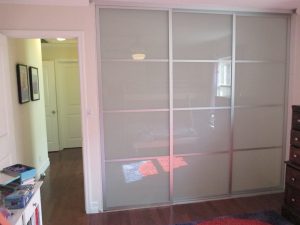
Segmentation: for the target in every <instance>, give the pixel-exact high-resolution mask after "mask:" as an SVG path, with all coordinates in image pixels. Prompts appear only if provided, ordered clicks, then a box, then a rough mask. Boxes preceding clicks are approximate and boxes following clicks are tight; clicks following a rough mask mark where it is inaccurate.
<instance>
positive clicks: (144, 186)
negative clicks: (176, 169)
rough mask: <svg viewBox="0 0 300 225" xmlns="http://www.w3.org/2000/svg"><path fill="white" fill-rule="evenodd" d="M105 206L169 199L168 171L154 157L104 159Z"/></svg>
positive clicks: (143, 203)
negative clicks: (110, 160) (143, 158)
mask: <svg viewBox="0 0 300 225" xmlns="http://www.w3.org/2000/svg"><path fill="white" fill-rule="evenodd" d="M105 177H106V193H105V194H106V202H105V206H106V208H112V207H118V206H123V207H124V206H132V205H135V206H138V205H145V204H153V203H166V202H168V201H169V190H170V185H169V180H170V174H169V173H168V172H165V171H164V170H163V168H162V167H161V166H160V164H159V162H158V160H157V158H153V159H145V160H134V161H132V160H130V161H123V162H105Z"/></svg>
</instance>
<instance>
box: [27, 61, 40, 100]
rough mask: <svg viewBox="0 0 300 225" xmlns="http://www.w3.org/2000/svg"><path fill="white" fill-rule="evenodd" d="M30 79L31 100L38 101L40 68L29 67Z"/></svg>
mask: <svg viewBox="0 0 300 225" xmlns="http://www.w3.org/2000/svg"><path fill="white" fill-rule="evenodd" d="M29 81H30V95H31V100H32V101H36V100H39V99H40V87H39V70H38V68H36V67H33V66H30V67H29Z"/></svg>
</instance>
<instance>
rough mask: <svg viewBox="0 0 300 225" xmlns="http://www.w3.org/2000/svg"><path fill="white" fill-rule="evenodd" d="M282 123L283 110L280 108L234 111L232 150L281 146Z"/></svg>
mask: <svg viewBox="0 0 300 225" xmlns="http://www.w3.org/2000/svg"><path fill="white" fill-rule="evenodd" d="M283 121H284V109H283V108H282V107H281V106H279V107H257V108H240V109H236V110H235V119H234V135H233V147H234V149H247V148H262V147H274V146H281V145H282V135H283Z"/></svg>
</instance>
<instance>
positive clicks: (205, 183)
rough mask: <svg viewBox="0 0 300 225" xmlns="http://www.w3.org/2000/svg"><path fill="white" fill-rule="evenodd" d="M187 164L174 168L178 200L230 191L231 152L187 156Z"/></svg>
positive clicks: (185, 159) (176, 198) (175, 189)
mask: <svg viewBox="0 0 300 225" xmlns="http://www.w3.org/2000/svg"><path fill="white" fill-rule="evenodd" d="M183 160H184V161H185V163H186V164H187V166H184V167H181V168H179V169H176V170H174V198H175V200H176V201H184V200H191V199H195V198H199V197H208V196H212V195H222V194H227V193H228V184H229V154H228V153H225V154H210V155H201V156H185V157H184V158H183Z"/></svg>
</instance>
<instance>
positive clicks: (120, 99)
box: [101, 60, 169, 110]
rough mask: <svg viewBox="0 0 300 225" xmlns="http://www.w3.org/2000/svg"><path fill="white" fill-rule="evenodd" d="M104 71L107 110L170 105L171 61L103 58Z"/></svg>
mask: <svg viewBox="0 0 300 225" xmlns="http://www.w3.org/2000/svg"><path fill="white" fill-rule="evenodd" d="M101 72H102V88H103V90H102V96H103V108H104V110H130V109H165V108H168V104H169V92H168V87H169V80H168V77H169V69H168V63H164V62H157V63H154V64H153V62H151V63H149V62H148V63H147V62H144V61H142V60H140V61H139V62H115V61H114V62H102V64H101Z"/></svg>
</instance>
